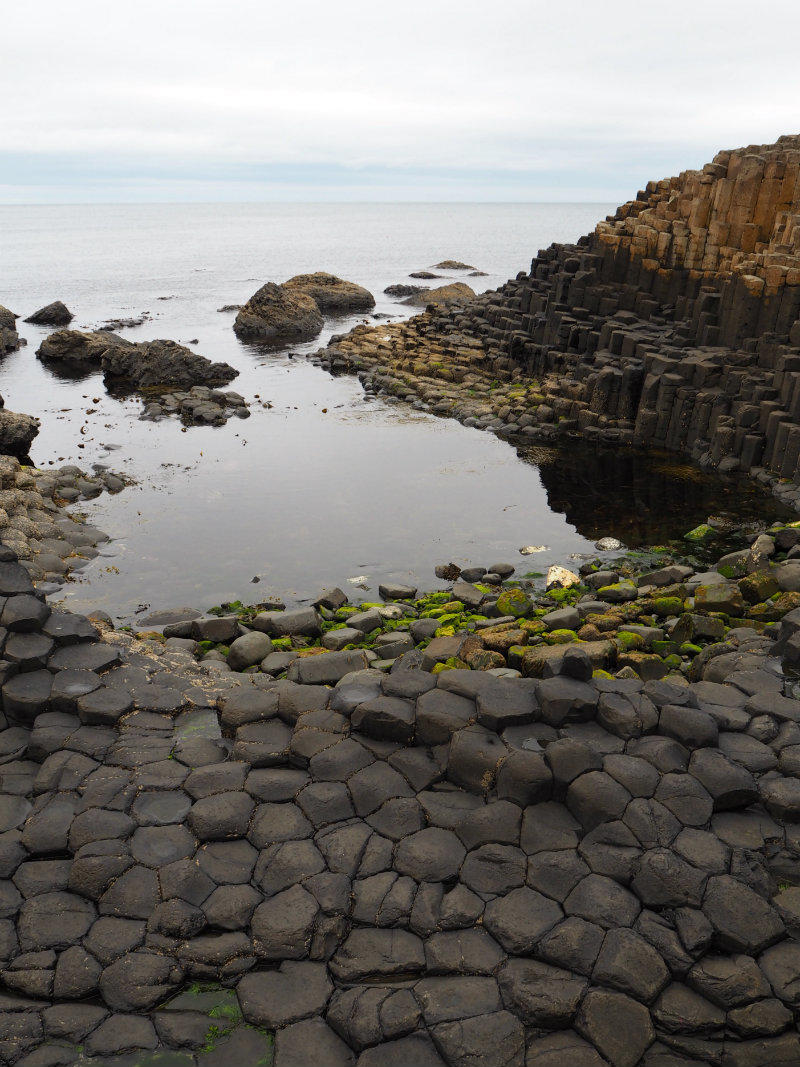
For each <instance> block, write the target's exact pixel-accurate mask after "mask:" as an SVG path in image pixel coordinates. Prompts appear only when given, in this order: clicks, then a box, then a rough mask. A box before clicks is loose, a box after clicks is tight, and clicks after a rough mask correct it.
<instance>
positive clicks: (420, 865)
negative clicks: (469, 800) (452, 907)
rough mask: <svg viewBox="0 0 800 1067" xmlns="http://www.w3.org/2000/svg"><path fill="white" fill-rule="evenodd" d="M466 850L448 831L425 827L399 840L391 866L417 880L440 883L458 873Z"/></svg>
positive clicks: (435, 827) (436, 827)
mask: <svg viewBox="0 0 800 1067" xmlns="http://www.w3.org/2000/svg"><path fill="white" fill-rule="evenodd" d="M466 851H467V850H466V849H465V847H464V845H463V844H462V843H461V841H459V839H458V837H457V836H456V835H455V834H454V833H453V832H452V831H451V830H443V829H441V828H440V827H438V826H429V827H427V828H426V829H424V830H418V831H417V832H416V833H413V834H409V835H408V837H404V838H403V839H402V841H400V843H399V844H398V846H397V848H396V850H395V860H394V865H395V868H396V870H398V871H399V872H400V873H401V874H407V875H409V876H410V877H412V878H415V879H416V880H417V881H418V882H444V881H448V880H450V879H452V878H455V877H456V876H457V875H458V872H459V869H460V868H461V864H462V862H463V860H464V857H465V855H466Z"/></svg>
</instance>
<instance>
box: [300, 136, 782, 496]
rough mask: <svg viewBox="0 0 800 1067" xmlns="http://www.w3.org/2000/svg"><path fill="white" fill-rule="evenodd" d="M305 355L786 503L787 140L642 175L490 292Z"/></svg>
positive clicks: (508, 424) (474, 414)
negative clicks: (720, 474) (682, 460)
mask: <svg viewBox="0 0 800 1067" xmlns="http://www.w3.org/2000/svg"><path fill="white" fill-rule="evenodd" d="M320 358H322V359H324V360H325V361H326V362H327V363H329V364H330V365H331V366H332V367H333V368H341V369H348V370H362V371H363V373H364V374H368V375H370V376H373V375H378V376H379V378H380V379H381V387H382V388H384V389H385V390H386V391H389V392H394V393H396V394H398V395H410V396H413V397H414V398H415V399H419V398H420V397H421V398H422V399H423V401H425V402H426V403H428V404H429V405H430V406H432V407H433V410H435V411H436V412H437V413H439V414H452V415H455V416H456V417H459V418H461V419H462V420H466V419H469V418H473V419H475V420H476V422H477V423H478V425H482V426H489V427H490V428H493V429H497V430H500V431H501V432H506V433H512V434H513V433H519V432H521V431H522V432H523V433H527V434H528V435H529V436H532V437H535V436H540V437H541V436H544V437H554V436H561V435H567V434H581V435H583V436H584V437H586V438H588V439H591V440H602V441H608V442H613V443H619V444H638V445H644V446H648V447H658V448H666V449H669V450H671V451H679V452H684V453H687V454H688V455H690V456H691V457H693V458H694V459H698V460H700V461H701V462H703V463H705V464H707V465H710V466H714V467H718V468H720V469H721V470H727V471H732V470H742V471H746V472H754V471H755V472H756V473H758V474H759V475H761V474H762V473H763V474H764V477H765V478H767V479H771V480H772V482H774V483H776V488H777V490H778V493H779V495H781V496H783V497H784V498H786V499H787V500H788V501H789V502H790V503H792V504H794V505H797V504H798V502H800V488H798V486H799V485H800V470H799V469H798V464H799V463H800V406H799V405H800V137H782V138H780V139H779V140H778V142H777V143H776V144H774V145H758V146H756V145H754V146H749V147H748V148H743V149H738V150H736V151H726V152H720V153H719V154H718V155H717V156H716V157H715V159H714V161H713V163H710V164H708V165H707V166H705V167H704V168H703V170H702V171H686V172H684V173H683V174H681V175H680V176H678V177H677V178H670V179H667V180H664V181H658V182H650V183H649V184H648V185H647V188H646V189H645V190H643V191H641V192H640V193H638V194H637V197H636V199H635V200H633V201H631V202H629V203H627V204H625V205H623V206H622V207H621V208H619V210H618V211H617V213H616V215H615V216H614V217H612V218H610V219H608V220H606V221H605V222H601V223H599V224H598V226H597V228H596V230H595V232H594V233H592V234H590V235H589V236H588V237H584V238H581V240H580V241H579V242H578V243H577V244H576V245H552V246H551V247H550V248H548V249H546V250H545V251H542V252H540V253H539V255H538V256H537V257H536V258H535V259H534V260H533V262H532V264H531V270H530V273H529V274H519V275H518V276H517V278H516V279H515V280H513V281H509V282H508V283H506V285H504V286H503V287H502V288H501V289H499V290H498V291H497V292H496V293H487V294H484V295H482V296H479V297H477V298H476V299H475V300H472V301H470V302H468V303H466V304H464V305H463V306H461V307H459V308H454V309H451V310H449V311H447V312H443V311H442V310H441V309H439V310H435V309H430V310H429V312H428V313H427V314H425V315H423V316H420V317H418V318H416V319H412V320H411V321H410V322H408V323H405V324H403V325H398V326H394V327H388V328H387V327H377V328H372V329H371V330H368V329H365V328H363V327H359V328H357V330H356V331H354V332H353V333H352V334H350V335H348V337H346V338H336V339H333V340H332V342H331V346H330V347H329V349H328V350H327V353H326V354H325V355H324V356H320ZM437 388H438V389H440V390H441V393H440V395H439V396H437V395H436V391H437ZM780 481H782V482H783V484H782V485H778V484H777V483H779V482H780Z"/></svg>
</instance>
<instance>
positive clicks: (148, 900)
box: [99, 866, 161, 919]
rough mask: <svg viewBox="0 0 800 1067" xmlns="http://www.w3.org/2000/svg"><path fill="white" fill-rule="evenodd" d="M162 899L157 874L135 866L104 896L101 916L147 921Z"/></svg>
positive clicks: (101, 904) (113, 884)
mask: <svg viewBox="0 0 800 1067" xmlns="http://www.w3.org/2000/svg"><path fill="white" fill-rule="evenodd" d="M160 899H161V894H160V890H159V886H158V880H157V878H156V875H155V872H154V871H152V870H150V869H149V868H148V867H142V866H135V867H131V868H129V869H128V870H127V871H125V873H124V874H122V875H120V877H119V878H117V880H116V881H115V882H113V883H112V885H111V886H110V887H109V888H108V889H107V890H106V891H105V893H104V894H103V895H102V897H101V898H100V901H99V907H100V914H101V915H119V916H121V917H122V918H126V919H147V918H149V917H150V914H151V912H152V911H153V909H154V908H155V906H156V904H158V903H159V901H160Z"/></svg>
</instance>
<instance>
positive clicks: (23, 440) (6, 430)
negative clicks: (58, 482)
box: [0, 349, 39, 459]
mask: <svg viewBox="0 0 800 1067" xmlns="http://www.w3.org/2000/svg"><path fill="white" fill-rule="evenodd" d="M0 350H1V349H0ZM38 432H39V420H38V419H35V418H33V416H32V415H18V414H17V413H16V412H14V411H6V410H5V408H2V409H0V455H4V456H17V458H18V459H24V458H25V457H26V456H27V455H28V452H29V451H30V447H31V441H33V439H34V437H35V436H36V435H37V433H38Z"/></svg>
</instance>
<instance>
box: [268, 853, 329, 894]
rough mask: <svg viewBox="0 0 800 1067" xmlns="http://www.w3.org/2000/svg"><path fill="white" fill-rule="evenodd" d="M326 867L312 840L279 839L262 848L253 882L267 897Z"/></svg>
mask: <svg viewBox="0 0 800 1067" xmlns="http://www.w3.org/2000/svg"><path fill="white" fill-rule="evenodd" d="M323 870H325V860H324V859H323V858H322V855H321V853H320V851H319V849H318V848H317V846H316V845H315V844H314V842H313V841H308V840H304V841H281V842H279V843H277V844H274V845H270V846H268V847H267V848H265V849H264V850H262V852H261V855H260V856H259V858H258V862H257V863H256V869H255V871H254V873H253V881H254V882H255V883H256V884H257V885H258V886H259V888H260V889H261V890H262V891H263V892H264V894H265V895H266V896H273V895H274V894H275V893H280V892H281V891H282V890H284V889H288V888H289V886H292V885H295V884H296V883H298V882H300V881H302V880H303V878H305V877H309V876H310V875H312V874H319V872H320V871H323Z"/></svg>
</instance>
